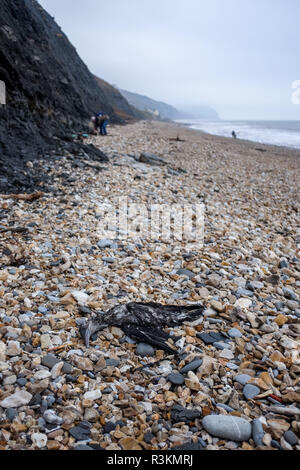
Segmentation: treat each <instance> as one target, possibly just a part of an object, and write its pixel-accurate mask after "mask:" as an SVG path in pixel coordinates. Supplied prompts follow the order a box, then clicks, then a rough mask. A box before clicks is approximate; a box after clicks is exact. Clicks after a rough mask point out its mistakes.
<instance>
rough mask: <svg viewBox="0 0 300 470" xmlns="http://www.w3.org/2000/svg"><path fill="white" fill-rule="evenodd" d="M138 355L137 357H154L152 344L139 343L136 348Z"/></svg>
mask: <svg viewBox="0 0 300 470" xmlns="http://www.w3.org/2000/svg"><path fill="white" fill-rule="evenodd" d="M136 354H137V356H141V357H144V356H150V357H153V356H154V354H155V351H154V348H153V347H152V346H150V344H146V343H139V344H138V345H137V348H136Z"/></svg>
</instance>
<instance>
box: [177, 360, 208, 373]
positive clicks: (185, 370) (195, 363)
mask: <svg viewBox="0 0 300 470" xmlns="http://www.w3.org/2000/svg"><path fill="white" fill-rule="evenodd" d="M202 363H203V359H195V360H194V361H192V362H191V363H190V364H187V365H185V366H184V367H183V368H182V369H180V371H179V372H180V374H187V373H188V372H190V371H194V370H197V369H198V368H199V367H200V366H202Z"/></svg>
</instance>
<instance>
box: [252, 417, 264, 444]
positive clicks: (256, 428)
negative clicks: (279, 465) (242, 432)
mask: <svg viewBox="0 0 300 470" xmlns="http://www.w3.org/2000/svg"><path fill="white" fill-rule="evenodd" d="M264 435H265V432H264V429H263V426H262V423H261V421H260V420H259V419H254V421H253V423H252V437H253V440H254V443H255V445H256V446H262V445H263V441H262V439H263V437H264Z"/></svg>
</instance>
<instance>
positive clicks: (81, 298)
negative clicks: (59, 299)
mask: <svg viewBox="0 0 300 470" xmlns="http://www.w3.org/2000/svg"><path fill="white" fill-rule="evenodd" d="M71 295H72V297H74V299H75V300H76V301H77V302H78V304H79V305H85V304H86V303H87V302H88V301H89V298H90V297H89V296H88V295H87V294H86V293H85V292H82V291H77V290H75V291H73V292H71Z"/></svg>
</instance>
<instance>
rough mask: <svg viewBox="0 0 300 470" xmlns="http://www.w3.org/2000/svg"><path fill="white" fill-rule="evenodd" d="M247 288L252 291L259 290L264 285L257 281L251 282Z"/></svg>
mask: <svg viewBox="0 0 300 470" xmlns="http://www.w3.org/2000/svg"><path fill="white" fill-rule="evenodd" d="M247 287H248V288H249V289H251V290H253V291H256V290H260V289H263V288H264V283H263V282H259V281H251V282H249V284H248V285H247Z"/></svg>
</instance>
